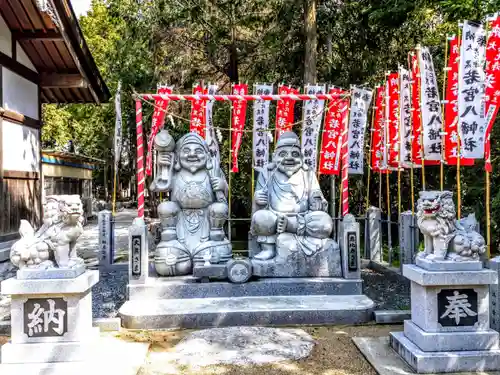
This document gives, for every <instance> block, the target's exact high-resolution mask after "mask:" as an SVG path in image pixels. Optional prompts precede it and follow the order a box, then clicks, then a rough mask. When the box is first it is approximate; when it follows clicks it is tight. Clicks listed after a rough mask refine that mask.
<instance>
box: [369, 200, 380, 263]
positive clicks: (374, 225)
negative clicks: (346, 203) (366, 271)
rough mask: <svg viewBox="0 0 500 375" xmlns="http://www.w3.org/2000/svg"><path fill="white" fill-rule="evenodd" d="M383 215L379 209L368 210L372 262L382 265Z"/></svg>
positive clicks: (371, 208)
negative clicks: (381, 222)
mask: <svg viewBox="0 0 500 375" xmlns="http://www.w3.org/2000/svg"><path fill="white" fill-rule="evenodd" d="M381 215H382V211H381V210H380V208H378V207H373V206H372V207H370V208H369V209H368V215H367V217H368V220H367V223H366V225H367V226H368V233H369V238H368V242H369V244H368V245H369V249H370V260H371V261H373V262H377V263H382V232H381V224H380V220H381Z"/></svg>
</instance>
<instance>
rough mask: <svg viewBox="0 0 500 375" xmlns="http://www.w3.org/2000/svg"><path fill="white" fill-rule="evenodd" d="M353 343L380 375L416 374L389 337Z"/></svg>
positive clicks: (491, 373) (496, 374) (492, 374)
mask: <svg viewBox="0 0 500 375" xmlns="http://www.w3.org/2000/svg"><path fill="white" fill-rule="evenodd" d="M352 341H353V342H354V344H355V345H356V346H357V348H358V349H359V351H360V352H361V353H362V354H363V355H364V357H365V358H366V360H367V361H368V362H369V363H370V364H371V365H372V366H373V368H374V369H375V371H377V373H378V374H380V375H414V374H415V372H414V371H413V370H412V369H410V367H409V366H408V364H407V363H406V362H405V361H403V359H402V358H401V357H400V356H399V355H398V354H397V353H396V352H395V351H394V350H393V349H392V348H391V347H390V345H389V337H387V336H386V337H354V338H353V339H352ZM448 375H500V372H499V371H487V372H480V373H477V372H460V373H448Z"/></svg>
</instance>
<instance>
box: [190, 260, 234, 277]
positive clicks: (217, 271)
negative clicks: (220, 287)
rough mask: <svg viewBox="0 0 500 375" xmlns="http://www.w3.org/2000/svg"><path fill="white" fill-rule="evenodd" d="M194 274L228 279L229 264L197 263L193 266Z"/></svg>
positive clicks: (195, 275)
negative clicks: (206, 264)
mask: <svg viewBox="0 0 500 375" xmlns="http://www.w3.org/2000/svg"><path fill="white" fill-rule="evenodd" d="M193 276H194V277H196V278H200V279H205V278H210V279H212V278H213V279H226V278H227V266H226V264H210V265H208V266H205V265H198V264H197V265H195V266H194V267H193Z"/></svg>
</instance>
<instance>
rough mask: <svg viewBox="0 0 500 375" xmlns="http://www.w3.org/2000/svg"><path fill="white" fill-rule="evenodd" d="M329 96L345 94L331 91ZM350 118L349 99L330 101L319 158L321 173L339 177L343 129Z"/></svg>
mask: <svg viewBox="0 0 500 375" xmlns="http://www.w3.org/2000/svg"><path fill="white" fill-rule="evenodd" d="M329 94H345V91H343V90H341V89H331V90H330V92H329ZM348 117H349V99H348V98H346V99H342V100H341V99H337V100H330V101H329V102H328V109H327V112H326V117H325V124H324V129H323V137H322V141H321V152H320V157H319V173H320V174H330V175H337V176H338V175H339V173H340V154H341V152H340V151H341V145H342V137H341V134H342V129H344V126H346V125H345V124H346V123H347V121H348Z"/></svg>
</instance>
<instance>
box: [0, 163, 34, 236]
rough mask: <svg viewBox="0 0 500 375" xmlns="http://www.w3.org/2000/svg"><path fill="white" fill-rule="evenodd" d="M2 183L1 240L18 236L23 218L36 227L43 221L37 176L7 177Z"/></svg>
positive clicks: (0, 205) (0, 195) (0, 202)
mask: <svg viewBox="0 0 500 375" xmlns="http://www.w3.org/2000/svg"><path fill="white" fill-rule="evenodd" d="M1 181H2V183H1V185H0V189H1V190H0V192H1V194H0V207H2V210H0V242H1V241H9V240H10V239H13V238H17V236H18V231H19V224H20V222H21V219H24V220H28V221H29V222H30V223H31V224H32V225H33V226H34V227H35V229H36V228H37V227H38V226H39V225H40V222H41V212H40V207H41V191H40V182H39V179H38V178H37V177H32V178H16V177H7V176H6V173H4V176H3V179H2V180H1Z"/></svg>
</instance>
